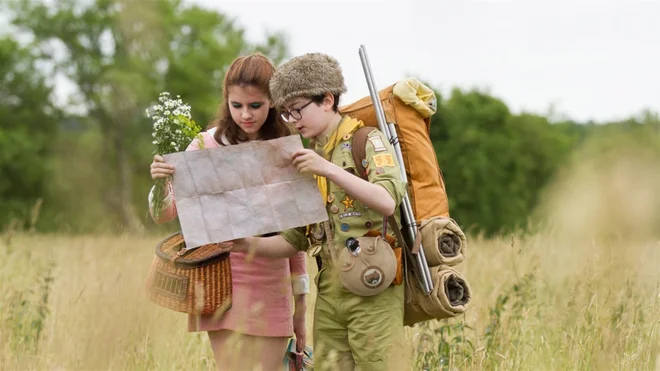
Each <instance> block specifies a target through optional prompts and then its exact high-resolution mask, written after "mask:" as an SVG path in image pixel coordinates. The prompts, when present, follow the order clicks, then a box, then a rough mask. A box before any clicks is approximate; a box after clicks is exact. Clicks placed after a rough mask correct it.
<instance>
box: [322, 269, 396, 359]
mask: <svg viewBox="0 0 660 371" xmlns="http://www.w3.org/2000/svg"><path fill="white" fill-rule="evenodd" d="M335 272H336V271H333V269H332V268H331V267H327V266H324V267H323V268H322V269H321V271H320V272H319V273H318V274H317V277H316V284H317V287H318V294H317V298H316V305H315V309H314V370H317V371H318V370H341V371H344V370H353V369H355V370H379V371H382V370H388V369H402V368H400V367H395V366H393V363H399V362H396V359H397V358H400V357H397V356H399V355H401V352H397V349H398V350H401V349H402V345H403V341H404V332H403V304H404V297H403V295H404V287H403V285H398V286H390V287H389V288H387V289H386V290H385V291H383V292H381V293H380V294H378V295H375V296H368V297H364V296H357V295H355V294H353V293H351V292H350V291H348V290H346V289H344V288H343V287H342V286H341V284H340V283H339V281H338V278H337V277H336V273H335Z"/></svg>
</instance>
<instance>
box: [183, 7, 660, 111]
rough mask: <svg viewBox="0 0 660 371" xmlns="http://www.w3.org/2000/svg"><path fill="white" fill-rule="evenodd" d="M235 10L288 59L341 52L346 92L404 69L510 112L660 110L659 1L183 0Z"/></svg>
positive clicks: (356, 92)
mask: <svg viewBox="0 0 660 371" xmlns="http://www.w3.org/2000/svg"><path fill="white" fill-rule="evenodd" d="M187 2H188V3H196V4H199V5H202V6H204V7H207V8H212V9H216V10H219V11H221V12H223V13H225V14H227V15H229V16H231V17H235V19H236V21H237V23H238V24H240V25H241V26H243V27H245V28H246V30H247V35H248V37H249V38H250V39H251V40H253V41H258V40H262V38H263V36H264V34H265V31H266V30H281V31H284V32H285V33H286V34H287V35H288V37H289V42H288V45H289V51H290V54H291V56H295V55H299V54H303V53H307V52H323V53H327V54H330V55H332V56H334V57H335V58H337V59H338V60H339V62H340V63H341V65H342V68H343V71H344V75H345V77H346V85H347V87H348V93H347V95H346V97H345V99H344V100H342V102H341V103H342V104H344V103H348V102H350V101H353V100H356V99H358V98H360V97H362V96H365V95H368V94H369V91H368V89H367V85H366V82H365V78H364V73H363V71H362V65H361V64H360V59H359V55H358V49H359V47H360V44H364V45H365V46H366V48H367V52H368V56H369V59H370V61H371V66H372V70H373V73H374V77H375V79H376V86H377V87H378V88H379V89H380V88H384V87H385V86H387V85H389V84H391V83H393V82H395V81H396V80H397V79H400V78H403V77H406V76H408V75H413V76H416V77H418V78H420V79H422V80H425V81H429V82H430V83H431V84H432V86H433V87H435V88H437V89H440V90H441V91H442V92H443V93H448V91H449V89H451V88H452V87H454V86H456V87H460V88H463V89H468V88H471V87H479V88H483V89H489V91H490V92H491V93H492V94H494V95H495V96H497V97H499V98H501V99H503V100H504V101H505V102H506V104H507V105H508V106H509V108H510V109H511V110H513V111H514V112H516V113H518V112H520V111H521V110H526V111H532V112H537V113H541V114H546V113H547V112H548V108H549V106H550V105H551V104H554V105H555V109H556V110H557V111H558V112H559V113H560V114H564V115H568V117H570V118H572V119H575V120H579V121H586V120H589V119H594V120H598V121H605V120H612V119H618V118H624V117H628V116H630V115H633V114H637V113H639V112H640V111H641V110H642V109H644V108H650V109H652V110H654V111H656V112H657V111H660V1H658V0H647V1H635V0H627V1H624V0H621V1H606V0H600V1H588V2H586V1H578V0H550V1H538V0H526V1H503V0H502V1H492V0H491V1H486V0H484V1H468V0H453V1H448V0H405V1H404V0H398V1H390V0H352V1H348V0H334V1H321V0H299V1H282V0H187Z"/></svg>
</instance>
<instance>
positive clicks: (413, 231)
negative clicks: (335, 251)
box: [359, 45, 433, 295]
mask: <svg viewBox="0 0 660 371" xmlns="http://www.w3.org/2000/svg"><path fill="white" fill-rule="evenodd" d="M359 54H360V60H361V61H362V69H363V70H364V76H365V78H366V79H367V86H368V87H369V94H370V95H371V100H372V101H373V104H374V109H375V111H376V119H377V120H378V128H379V129H380V131H381V132H383V134H385V135H386V136H387V139H388V140H389V142H390V144H392V146H393V147H394V152H395V154H396V158H397V160H398V161H399V164H400V165H401V178H402V179H403V182H404V183H405V185H406V187H405V189H406V192H405V194H404V196H403V201H402V203H401V211H402V215H401V217H402V223H401V224H403V227H406V228H407V229H408V235H409V237H410V241H408V243H407V244H405V245H406V246H409V247H412V246H413V241H414V240H415V237H417V234H418V233H419V230H418V229H417V221H416V220H415V215H413V209H412V204H411V203H410V197H409V196H408V177H407V176H406V169H405V167H404V162H403V155H402V154H401V146H400V145H399V137H398V136H397V133H396V126H395V124H394V123H392V122H386V121H385V111H384V110H383V106H382V104H381V103H380V98H379V97H378V89H376V84H375V83H374V78H373V73H372V72H371V65H370V64H369V58H368V57H367V49H366V48H365V46H364V45H360V50H359ZM402 242H403V241H402ZM407 253H408V254H410V255H414V259H412V260H413V264H415V270H416V271H417V272H418V274H417V279H418V280H419V281H420V282H419V283H420V284H421V287H422V288H423V290H424V292H425V293H426V295H429V294H430V293H431V291H433V280H432V279H431V273H430V270H429V266H428V263H427V262H426V256H425V255H424V249H422V246H421V244H420V249H419V252H418V253H417V254H412V251H408V252H407Z"/></svg>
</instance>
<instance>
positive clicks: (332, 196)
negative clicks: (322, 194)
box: [328, 194, 335, 203]
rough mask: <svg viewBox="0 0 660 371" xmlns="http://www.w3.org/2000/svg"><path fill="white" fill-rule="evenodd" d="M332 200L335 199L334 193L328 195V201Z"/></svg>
mask: <svg viewBox="0 0 660 371" xmlns="http://www.w3.org/2000/svg"><path fill="white" fill-rule="evenodd" d="M334 200H335V195H333V194H329V195H328V203H332V201H334Z"/></svg>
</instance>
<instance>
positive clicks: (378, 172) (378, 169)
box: [376, 167, 385, 174]
mask: <svg viewBox="0 0 660 371" xmlns="http://www.w3.org/2000/svg"><path fill="white" fill-rule="evenodd" d="M384 172H385V169H383V168H382V167H379V168H377V169H376V174H382V173H384Z"/></svg>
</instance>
